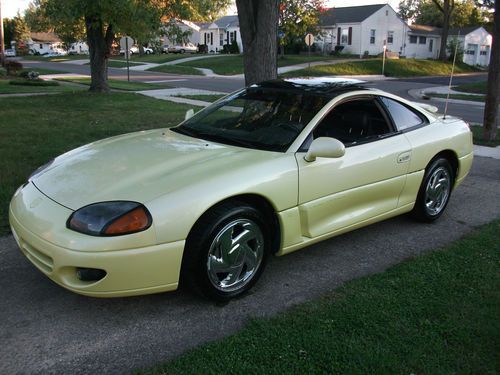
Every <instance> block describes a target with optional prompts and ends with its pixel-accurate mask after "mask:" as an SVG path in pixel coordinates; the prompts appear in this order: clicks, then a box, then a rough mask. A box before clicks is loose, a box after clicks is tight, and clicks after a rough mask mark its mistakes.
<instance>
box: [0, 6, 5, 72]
mask: <svg viewBox="0 0 500 375" xmlns="http://www.w3.org/2000/svg"><path fill="white" fill-rule="evenodd" d="M4 62H5V45H4V43H3V18H2V0H0V65H1V66H4Z"/></svg>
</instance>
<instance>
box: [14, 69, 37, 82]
mask: <svg viewBox="0 0 500 375" xmlns="http://www.w3.org/2000/svg"><path fill="white" fill-rule="evenodd" d="M39 75H40V74H39V73H38V72H35V71H34V70H29V71H28V70H25V71H22V72H21V73H19V77H21V78H25V79H29V80H36V79H38V76H39Z"/></svg>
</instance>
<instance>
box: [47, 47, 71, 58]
mask: <svg viewBox="0 0 500 375" xmlns="http://www.w3.org/2000/svg"><path fill="white" fill-rule="evenodd" d="M67 54H68V52H67V51H65V50H63V49H62V48H54V49H53V50H52V51H51V52H49V53H48V54H46V55H43V57H59V56H66V55H67Z"/></svg>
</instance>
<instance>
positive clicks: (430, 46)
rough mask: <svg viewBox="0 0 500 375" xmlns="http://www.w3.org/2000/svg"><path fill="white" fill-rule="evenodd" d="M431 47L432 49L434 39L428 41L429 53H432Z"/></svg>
mask: <svg viewBox="0 0 500 375" xmlns="http://www.w3.org/2000/svg"><path fill="white" fill-rule="evenodd" d="M432 47H434V39H429V52H432Z"/></svg>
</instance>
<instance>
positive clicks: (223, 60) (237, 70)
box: [180, 55, 346, 75]
mask: <svg viewBox="0 0 500 375" xmlns="http://www.w3.org/2000/svg"><path fill="white" fill-rule="evenodd" d="M341 58H342V56H321V55H312V56H310V57H309V56H307V55H285V56H284V57H281V56H278V66H280V67H281V66H289V65H297V64H302V63H307V62H314V61H327V60H338V59H341ZM344 58H346V57H344ZM180 65H181V66H191V67H196V68H206V69H212V70H213V71H214V73H215V74H220V75H234V74H243V55H228V56H220V57H213V58H207V59H200V60H195V61H188V62H185V63H182V64H180Z"/></svg>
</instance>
